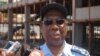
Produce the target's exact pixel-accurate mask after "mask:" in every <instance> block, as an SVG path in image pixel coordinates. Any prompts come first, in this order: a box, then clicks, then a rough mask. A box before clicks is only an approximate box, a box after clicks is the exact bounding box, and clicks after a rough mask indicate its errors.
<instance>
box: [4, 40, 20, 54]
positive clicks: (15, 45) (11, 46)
mask: <svg viewBox="0 0 100 56" xmlns="http://www.w3.org/2000/svg"><path fill="white" fill-rule="evenodd" d="M21 47H22V45H21V44H20V43H19V42H18V41H16V42H13V41H9V42H8V43H7V44H6V45H5V46H4V49H6V52H7V53H9V52H13V53H15V54H16V53H17V51H18V50H19V49H20V48H21Z"/></svg>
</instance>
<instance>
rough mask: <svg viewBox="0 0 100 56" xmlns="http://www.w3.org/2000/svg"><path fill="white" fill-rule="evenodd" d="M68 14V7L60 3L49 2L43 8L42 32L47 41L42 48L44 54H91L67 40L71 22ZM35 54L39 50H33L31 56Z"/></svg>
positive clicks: (67, 55)
mask: <svg viewBox="0 0 100 56" xmlns="http://www.w3.org/2000/svg"><path fill="white" fill-rule="evenodd" d="M67 15H68V11H67V9H66V8H65V7H63V6H62V5H60V4H58V3H52V4H48V5H46V6H44V7H43V8H42V9H41V21H42V22H41V32H42V34H43V37H44V40H45V43H44V44H43V45H41V46H40V49H41V51H42V52H43V53H44V56H90V55H89V53H88V51H87V50H85V49H82V48H79V47H77V46H74V45H70V44H68V43H67V42H66V41H65V38H67V36H66V34H67V30H68V25H67V24H68V22H69V21H68V19H67V18H66V16H67ZM34 54H39V52H36V51H35V52H34V51H32V52H31V53H30V55H29V56H34ZM40 56H41V53H40ZM42 56H43V55H42Z"/></svg>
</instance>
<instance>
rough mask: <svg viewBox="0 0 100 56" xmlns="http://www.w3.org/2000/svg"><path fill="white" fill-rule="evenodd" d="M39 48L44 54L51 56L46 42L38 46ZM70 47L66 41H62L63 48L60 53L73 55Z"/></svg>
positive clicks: (65, 55) (64, 55) (68, 55)
mask: <svg viewBox="0 0 100 56" xmlns="http://www.w3.org/2000/svg"><path fill="white" fill-rule="evenodd" d="M40 48H41V50H42V51H43V52H44V55H45V56H53V54H52V53H51V51H50V49H49V48H48V46H47V44H46V43H45V44H43V45H42V46H40ZM71 48H72V46H71V45H70V44H68V43H66V41H65V42H64V48H63V51H62V53H61V56H73V55H72V53H71Z"/></svg>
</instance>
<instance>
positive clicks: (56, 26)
mask: <svg viewBox="0 0 100 56" xmlns="http://www.w3.org/2000/svg"><path fill="white" fill-rule="evenodd" d="M51 29H52V30H58V29H59V26H58V25H57V24H56V23H54V22H53V24H52V25H51Z"/></svg>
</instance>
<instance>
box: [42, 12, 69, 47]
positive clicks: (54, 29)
mask: <svg viewBox="0 0 100 56" xmlns="http://www.w3.org/2000/svg"><path fill="white" fill-rule="evenodd" d="M67 22H68V21H66V20H65V18H64V17H63V15H62V14H61V13H60V12H58V11H55V10H52V11H49V12H48V13H47V14H46V15H45V16H44V18H43V21H42V25H41V31H42V34H43V37H44V39H45V41H46V43H47V44H48V45H53V46H59V45H62V44H63V42H64V39H65V36H66V34H67Z"/></svg>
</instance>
